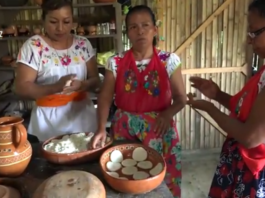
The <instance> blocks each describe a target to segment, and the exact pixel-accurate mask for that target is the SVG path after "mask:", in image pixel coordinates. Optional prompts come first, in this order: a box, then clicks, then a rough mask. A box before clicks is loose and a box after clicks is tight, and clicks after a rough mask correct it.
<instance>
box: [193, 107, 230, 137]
mask: <svg viewBox="0 0 265 198" xmlns="http://www.w3.org/2000/svg"><path fill="white" fill-rule="evenodd" d="M192 109H193V110H194V111H196V112H197V113H198V114H200V115H201V116H202V117H203V118H204V119H205V120H207V121H208V122H209V123H210V124H211V125H212V126H213V127H214V128H215V129H217V130H218V131H219V132H220V133H221V134H222V135H224V136H225V137H226V136H227V133H226V132H225V131H224V130H223V129H221V128H220V127H219V126H218V124H217V123H216V122H215V121H214V119H212V118H211V116H209V115H208V114H207V113H206V112H205V111H201V110H198V109H194V108H192Z"/></svg>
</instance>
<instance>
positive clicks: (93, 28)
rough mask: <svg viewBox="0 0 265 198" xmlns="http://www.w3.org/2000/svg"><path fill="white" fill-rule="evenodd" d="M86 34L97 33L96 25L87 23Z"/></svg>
mask: <svg viewBox="0 0 265 198" xmlns="http://www.w3.org/2000/svg"><path fill="white" fill-rule="evenodd" d="M87 32H88V35H96V34H97V26H95V25H89V26H87Z"/></svg>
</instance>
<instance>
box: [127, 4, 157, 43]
mask: <svg viewBox="0 0 265 198" xmlns="http://www.w3.org/2000/svg"><path fill="white" fill-rule="evenodd" d="M137 12H147V13H148V14H149V15H150V17H151V19H152V22H153V25H154V26H156V18H155V14H154V12H153V11H152V10H151V8H150V7H148V6H146V5H137V6H134V7H132V8H131V9H130V10H129V12H128V13H127V15H126V17H125V25H126V31H128V20H129V17H130V16H131V15H133V14H135V13H137ZM156 45H157V41H156V37H154V39H153V46H156Z"/></svg>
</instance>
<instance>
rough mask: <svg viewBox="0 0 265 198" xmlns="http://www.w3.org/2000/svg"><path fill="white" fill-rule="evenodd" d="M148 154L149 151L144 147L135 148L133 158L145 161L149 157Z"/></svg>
mask: <svg viewBox="0 0 265 198" xmlns="http://www.w3.org/2000/svg"><path fill="white" fill-rule="evenodd" d="M147 156H148V153H147V151H146V150H145V149H144V148H142V147H138V148H136V149H134V150H133V153H132V158H133V159H134V160H135V161H138V162H141V161H145V160H146V159H147Z"/></svg>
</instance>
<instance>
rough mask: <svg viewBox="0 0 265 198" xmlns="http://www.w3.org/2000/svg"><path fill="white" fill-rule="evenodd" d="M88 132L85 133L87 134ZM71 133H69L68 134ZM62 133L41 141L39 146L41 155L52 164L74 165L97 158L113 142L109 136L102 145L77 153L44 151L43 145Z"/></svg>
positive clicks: (60, 136) (60, 137)
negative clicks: (108, 139)
mask: <svg viewBox="0 0 265 198" xmlns="http://www.w3.org/2000/svg"><path fill="white" fill-rule="evenodd" d="M88 134H89V132H87V133H86V135H88ZM68 135H71V134H68ZM63 136H64V135H59V136H56V137H53V138H50V139H48V140H46V141H45V142H43V144H42V147H41V153H42V156H43V157H44V158H45V159H46V160H47V161H49V162H51V163H54V164H61V165H74V164H80V163H84V162H89V161H94V160H98V159H99V158H100V156H101V154H102V153H103V152H104V151H105V150H106V149H107V148H109V147H110V146H111V144H112V143H113V138H112V137H110V141H109V142H108V143H106V144H105V145H104V147H101V148H97V149H93V150H87V151H83V152H79V153H71V154H63V153H53V152H49V151H46V150H45V149H44V146H45V145H46V144H48V143H50V142H51V141H52V140H55V139H62V137H63Z"/></svg>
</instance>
